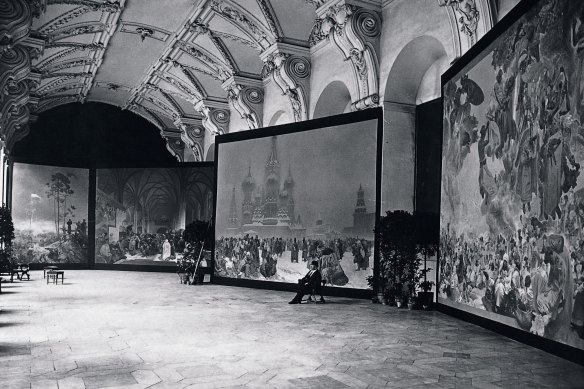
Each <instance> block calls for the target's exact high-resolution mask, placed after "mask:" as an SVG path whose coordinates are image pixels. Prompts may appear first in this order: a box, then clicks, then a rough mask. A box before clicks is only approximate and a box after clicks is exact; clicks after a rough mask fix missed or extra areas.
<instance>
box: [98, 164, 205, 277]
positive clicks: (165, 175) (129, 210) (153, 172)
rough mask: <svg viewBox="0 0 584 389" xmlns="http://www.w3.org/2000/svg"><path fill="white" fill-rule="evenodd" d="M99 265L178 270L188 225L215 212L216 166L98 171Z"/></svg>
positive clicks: (203, 219) (202, 219)
mask: <svg viewBox="0 0 584 389" xmlns="http://www.w3.org/2000/svg"><path fill="white" fill-rule="evenodd" d="M96 187H97V188H96V209H95V262H96V263H105V264H116V265H121V264H123V265H158V266H176V262H177V261H178V260H180V259H181V258H182V257H183V251H184V249H185V247H186V242H185V239H184V236H183V232H184V230H185V227H186V226H187V225H188V224H189V223H191V222H194V221H209V220H210V219H211V217H212V214H213V188H214V178H213V167H212V166H185V167H172V168H117V169H99V170H97V185H96Z"/></svg>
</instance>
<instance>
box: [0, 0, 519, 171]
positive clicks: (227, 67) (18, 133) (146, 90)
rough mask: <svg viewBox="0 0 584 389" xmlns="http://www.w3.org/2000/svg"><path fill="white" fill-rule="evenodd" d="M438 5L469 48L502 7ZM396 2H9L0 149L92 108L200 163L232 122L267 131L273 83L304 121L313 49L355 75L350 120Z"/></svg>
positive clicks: (2, 23) (375, 94)
mask: <svg viewBox="0 0 584 389" xmlns="http://www.w3.org/2000/svg"><path fill="white" fill-rule="evenodd" d="M432 1H433V2H435V3H434V4H435V9H439V7H444V8H443V10H445V9H447V10H448V12H446V11H444V12H443V13H442V15H443V17H444V18H445V19H444V20H449V21H450V23H451V24H452V25H454V26H456V27H455V28H453V30H452V31H453V32H457V31H458V33H457V34H458V35H460V34H462V33H463V34H465V35H467V37H469V39H470V40H469V42H471V43H472V42H474V41H475V39H476V36H477V34H476V32H477V25H478V24H481V23H480V21H482V23H483V24H484V23H485V21H488V20H489V17H488V15H489V14H490V13H489V12H488V9H489V7H490V6H488V4H490V3H492V2H493V1H495V0H432ZM513 1H516V0H513ZM393 2H394V0H2V2H1V3H0V90H2V91H3V92H4V94H3V96H1V95H0V138H1V139H2V140H3V141H4V142H5V143H6V146H7V149H8V150H10V149H11V148H12V146H13V145H14V143H15V142H17V141H18V140H19V139H22V137H24V136H26V134H27V133H28V123H29V122H32V121H34V120H35V119H36V117H37V116H38V115H39V114H41V113H42V112H45V111H47V110H50V109H51V108H54V107H57V106H59V105H63V104H68V103H72V102H82V103H83V102H90V101H93V102H102V103H107V104H111V105H114V106H118V107H120V108H122V109H124V110H128V111H131V112H134V113H136V114H138V115H140V116H142V117H144V118H145V119H147V120H148V121H150V122H151V123H153V124H154V125H155V126H156V127H157V128H158V129H159V130H160V132H161V135H162V136H163V137H164V138H165V139H166V141H167V148H168V149H169V151H170V152H171V153H172V154H173V155H175V156H176V157H177V158H179V159H180V160H184V156H185V155H186V154H187V152H186V151H187V150H188V154H189V155H190V156H191V157H192V159H190V160H203V159H204V150H210V149H211V148H210V146H211V145H212V142H213V140H212V137H214V135H217V134H221V133H223V132H227V131H228V130H230V129H229V125H230V122H231V121H233V120H234V119H237V120H239V122H241V123H245V126H246V127H247V128H249V129H254V128H259V127H262V126H263V125H264V123H262V120H263V113H264V111H263V110H264V91H265V89H264V86H265V85H267V84H266V83H265V82H268V80H269V79H272V80H273V81H274V82H275V84H277V87H278V88H279V89H280V91H281V92H282V95H286V96H287V97H285V98H286V99H288V100H289V102H290V105H291V108H292V110H293V116H294V120H296V121H300V120H306V119H308V116H309V115H308V113H307V112H308V107H307V96H306V90H307V89H308V88H309V85H308V84H309V83H310V74H311V63H310V61H311V47H315V48H316V47H317V46H320V47H322V44H324V43H325V42H329V41H330V42H333V44H334V45H335V46H336V47H337V49H339V50H340V52H342V58H343V59H344V61H347V62H348V63H349V64H350V66H351V67H352V70H353V73H354V76H355V82H356V89H357V90H356V96H354V98H353V100H354V101H353V102H352V106H353V109H363V108H367V107H369V106H375V105H377V104H378V103H379V80H378V78H379V58H380V51H381V50H380V35H381V24H382V23H381V19H380V15H381V12H380V11H381V9H382V8H383V7H386V6H388V5H390V4H392V3H393ZM477 5H478V6H477ZM491 8H492V7H491ZM479 10H480V12H481V14H482V15H487V16H486V17H483V18H482V19H481V18H479ZM436 12H438V11H436ZM349 20H350V22H349ZM486 24H488V23H486ZM487 27H489V26H487ZM487 30H488V28H487ZM333 31H334V33H333ZM460 31H462V33H461V32H460ZM457 34H454V35H457ZM459 40H460V39H459ZM454 41H455V42H457V40H456V39H455V40H454ZM455 46H456V45H455ZM459 46H460V44H458V46H457V48H458V51H460V50H459V49H460V47H459ZM268 76H270V77H268ZM231 115H237V118H236V116H231ZM231 130H233V129H231Z"/></svg>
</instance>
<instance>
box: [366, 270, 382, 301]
mask: <svg viewBox="0 0 584 389" xmlns="http://www.w3.org/2000/svg"><path fill="white" fill-rule="evenodd" d="M367 285H368V286H369V287H370V288H371V290H373V291H374V292H375V293H376V294H375V295H374V296H373V297H372V298H371V302H373V303H376V304H382V303H383V304H384V305H387V297H386V292H385V291H386V288H387V280H386V279H385V278H384V277H381V276H380V275H379V274H374V275H372V276H368V277H367Z"/></svg>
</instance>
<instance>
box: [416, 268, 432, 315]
mask: <svg viewBox="0 0 584 389" xmlns="http://www.w3.org/2000/svg"><path fill="white" fill-rule="evenodd" d="M428 270H432V269H428ZM433 285H434V281H428V280H425V281H422V282H420V289H421V290H422V291H421V292H418V300H419V302H420V304H421V305H422V308H423V309H426V310H428V309H430V307H432V303H433V302H434V292H432V286H433Z"/></svg>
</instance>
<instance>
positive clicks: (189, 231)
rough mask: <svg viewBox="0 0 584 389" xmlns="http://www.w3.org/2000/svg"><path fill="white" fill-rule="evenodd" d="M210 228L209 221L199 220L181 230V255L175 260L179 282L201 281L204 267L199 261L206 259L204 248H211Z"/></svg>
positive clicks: (193, 282)
mask: <svg viewBox="0 0 584 389" xmlns="http://www.w3.org/2000/svg"><path fill="white" fill-rule="evenodd" d="M211 230H212V223H211V222H206V221H200V220H195V221H193V222H192V223H190V224H188V225H187V226H186V229H185V231H184V232H183V238H184V241H185V248H184V251H183V257H182V259H181V260H179V261H177V273H178V276H179V280H180V282H181V283H183V284H190V285H194V284H197V283H201V282H202V281H203V277H204V271H205V268H203V267H202V266H201V262H203V261H202V260H203V259H205V260H206V255H205V250H210V249H211V243H212V238H211V236H212V235H211V233H210V232H211Z"/></svg>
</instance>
